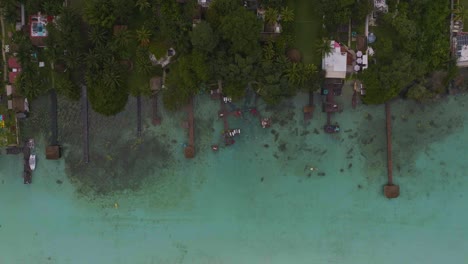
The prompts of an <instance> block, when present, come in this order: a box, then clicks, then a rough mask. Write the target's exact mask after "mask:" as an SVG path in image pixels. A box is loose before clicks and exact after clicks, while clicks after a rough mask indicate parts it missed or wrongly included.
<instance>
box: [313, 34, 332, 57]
mask: <svg viewBox="0 0 468 264" xmlns="http://www.w3.org/2000/svg"><path fill="white" fill-rule="evenodd" d="M315 47H316V48H315V50H316V52H317V54H319V55H321V56H323V55H325V56H326V55H329V54H331V53H332V51H333V47H332V46H331V45H330V40H328V39H326V38H324V39H321V40H318V41H317V42H316V43H315Z"/></svg>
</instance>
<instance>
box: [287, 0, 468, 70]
mask: <svg viewBox="0 0 468 264" xmlns="http://www.w3.org/2000/svg"><path fill="white" fill-rule="evenodd" d="M467 1H468V0H467ZM315 2H316V0H289V6H290V7H291V8H292V9H293V10H294V12H295V15H296V17H295V34H296V46H297V48H298V49H299V50H300V51H301V52H302V55H303V61H304V63H313V64H316V65H320V63H321V59H322V58H321V56H320V55H319V54H317V52H316V48H315V47H316V43H317V40H319V39H320V30H321V27H322V19H321V17H320V16H319V15H318V10H317V4H316V3H315Z"/></svg>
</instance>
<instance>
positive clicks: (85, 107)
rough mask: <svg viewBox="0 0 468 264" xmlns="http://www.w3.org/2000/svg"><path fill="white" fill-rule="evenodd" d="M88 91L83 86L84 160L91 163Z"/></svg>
mask: <svg viewBox="0 0 468 264" xmlns="http://www.w3.org/2000/svg"><path fill="white" fill-rule="evenodd" d="M88 107H89V106H88V91H87V89H86V86H85V85H82V86H81V120H82V123H83V161H84V162H85V163H89V120H88V118H89V115H88Z"/></svg>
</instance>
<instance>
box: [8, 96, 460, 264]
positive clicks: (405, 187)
mask: <svg viewBox="0 0 468 264" xmlns="http://www.w3.org/2000/svg"><path fill="white" fill-rule="evenodd" d="M348 88H349V87H348ZM316 99H317V98H316ZM340 99H341V100H343V101H344V103H345V109H346V111H345V112H343V113H341V114H338V115H335V116H334V117H333V120H336V121H337V122H339V123H340V125H341V127H342V129H343V133H341V134H339V135H337V136H330V135H325V134H323V133H322V129H321V127H322V125H323V124H324V122H325V114H324V113H320V112H316V114H315V116H314V119H313V120H312V123H311V124H310V125H308V126H304V125H303V124H302V113H301V109H302V106H303V105H304V104H305V102H306V100H307V98H306V97H304V96H302V97H301V96H298V97H297V98H294V100H291V101H289V102H285V103H284V104H283V105H281V106H279V107H277V108H275V109H266V110H265V109H264V107H263V106H262V107H261V110H262V112H263V113H265V114H268V115H270V116H272V117H273V118H274V119H275V124H274V125H273V127H272V128H271V129H269V130H263V129H262V128H261V127H260V126H259V124H258V123H257V122H255V121H254V120H253V119H251V118H250V117H247V120H235V119H234V118H232V119H231V120H230V121H231V122H230V123H231V124H232V127H233V128H237V127H239V128H241V129H242V135H241V137H240V138H238V140H237V143H236V145H234V146H233V147H231V148H227V149H221V150H220V151H219V152H218V153H213V152H212V151H211V150H210V146H211V144H213V143H216V142H219V133H220V131H221V127H222V122H221V121H219V120H217V117H216V115H217V110H218V106H219V104H218V102H213V101H210V100H209V99H208V98H204V97H202V98H197V100H196V109H197V113H196V117H197V120H196V126H197V129H196V137H197V138H196V144H197V146H196V150H197V156H196V158H195V159H194V160H185V159H184V158H183V152H182V151H183V147H182V145H183V143H184V142H186V141H187V135H186V131H184V129H183V128H182V127H181V122H182V121H183V119H184V118H185V117H186V115H185V113H183V112H181V113H176V114H171V113H163V125H162V126H160V127H152V126H151V125H150V120H149V119H148V120H146V125H145V126H144V128H145V130H144V136H143V138H142V139H141V140H137V139H136V124H135V120H136V119H135V111H134V109H135V100H133V99H131V100H130V102H129V105H128V108H127V110H126V111H125V112H123V113H121V114H119V115H118V116H116V117H113V118H103V117H100V116H99V115H96V114H92V116H91V119H90V122H91V132H92V137H91V144H92V145H91V150H92V152H91V160H92V163H91V164H89V165H85V164H82V163H80V160H81V145H80V142H81V137H80V136H81V135H80V131H81V130H80V126H79V125H80V120H79V112H78V111H77V109H79V108H78V105H73V104H71V103H68V102H60V106H61V107H60V109H61V111H60V113H59V118H60V120H61V121H60V136H61V139H60V142H62V144H63V145H64V149H65V153H66V154H65V157H64V158H63V159H61V160H60V161H48V160H45V157H44V148H45V146H46V141H47V140H46V139H47V136H48V135H47V133H45V132H44V131H46V130H45V129H46V128H47V125H48V121H47V118H46V116H47V115H46V112H45V110H47V100H46V99H40V100H38V101H37V102H34V103H33V105H32V107H34V108H35V109H34V113H35V116H34V117H32V118H31V119H30V120H29V121H28V122H29V124H28V127H26V128H25V134H26V136H29V135H35V137H36V139H37V140H39V143H38V154H39V157H38V166H37V169H36V171H35V173H34V176H33V184H32V185H30V186H25V185H23V184H22V179H21V177H20V176H21V173H22V172H21V170H22V165H21V157H20V156H1V157H0V181H1V183H2V184H0V208H2V211H1V213H0V225H1V227H0V252H1V254H0V263H465V262H468V253H466V250H465V249H466V248H467V247H468V241H467V239H466V238H465V237H466V236H467V235H468V227H467V226H466V224H465V223H466V220H467V216H468V215H467V213H466V212H467V211H468V210H467V209H468V208H467V207H468V206H467V203H466V198H465V195H466V194H465V192H464V191H465V190H466V189H467V187H468V180H467V178H466V176H467V175H466V172H465V171H466V167H467V165H466V158H465V145H466V142H467V140H468V133H467V132H466V131H465V128H464V124H465V123H466V121H467V118H468V114H467V113H466V111H464V109H465V104H466V103H468V97H466V96H460V97H452V98H447V99H443V100H441V101H439V102H437V103H431V104H427V105H425V106H421V105H417V104H414V103H411V102H402V101H397V102H394V103H393V104H392V109H393V113H394V114H393V115H394V118H395V120H394V125H393V127H394V164H395V168H394V178H395V183H396V184H399V185H400V188H401V196H400V197H399V198H398V199H395V200H387V199H386V198H384V197H383V195H382V188H383V185H384V184H385V183H386V168H385V164H386V161H385V134H384V124H385V123H384V119H383V118H384V108H383V106H372V107H368V106H359V107H358V109H356V110H352V109H351V107H350V101H351V100H350V99H351V98H350V90H346V92H345V94H344V95H343V97H342V98H340ZM148 103H149V102H145V104H144V106H148ZM238 104H239V105H242V102H239V103H238ZM144 112H145V113H146V115H147V116H148V117H149V112H150V109H149V107H146V108H145V111H144ZM249 120H250V121H249ZM254 122H255V123H254ZM41 128H42V131H43V132H44V133H38V132H37V131H38V130H39V129H41ZM315 129H316V131H317V132H318V134H316V133H314V130H315ZM272 130H274V131H275V132H274V133H272ZM266 145H268V147H266ZM311 166H314V167H317V168H318V171H314V172H311V171H310V170H309V168H310V167H311ZM319 173H320V174H321V175H322V176H320V175H319ZM262 178H263V181H262ZM57 180H60V181H62V183H61V184H58V183H57ZM128 186H130V187H129V188H127V187H128ZM116 205H117V206H116Z"/></svg>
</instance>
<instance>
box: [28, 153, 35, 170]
mask: <svg viewBox="0 0 468 264" xmlns="http://www.w3.org/2000/svg"><path fill="white" fill-rule="evenodd" d="M29 168H31V170H35V169H36V154H31V155H30V156H29Z"/></svg>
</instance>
